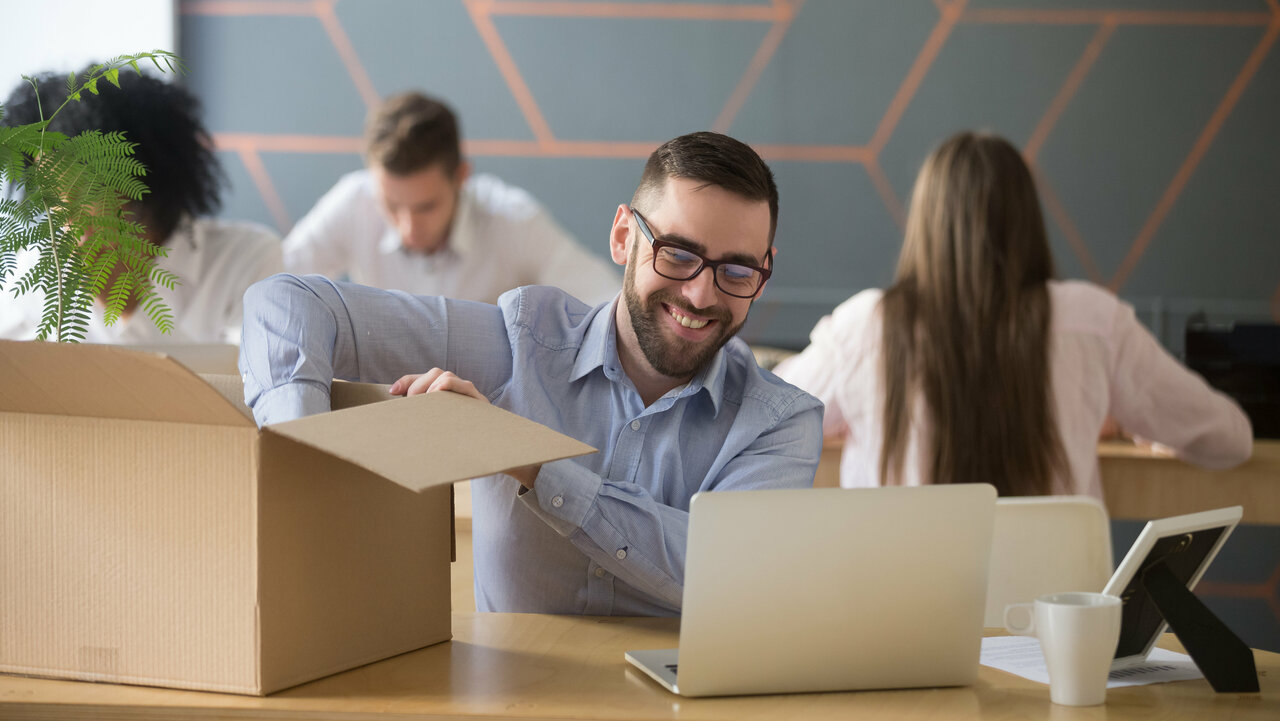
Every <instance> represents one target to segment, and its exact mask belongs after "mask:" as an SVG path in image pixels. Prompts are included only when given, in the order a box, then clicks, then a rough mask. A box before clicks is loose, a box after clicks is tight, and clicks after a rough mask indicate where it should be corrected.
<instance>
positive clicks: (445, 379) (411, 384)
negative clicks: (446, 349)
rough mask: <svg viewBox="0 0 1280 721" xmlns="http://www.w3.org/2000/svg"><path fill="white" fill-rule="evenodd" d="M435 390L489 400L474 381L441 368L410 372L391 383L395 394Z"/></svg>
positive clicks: (414, 393)
mask: <svg viewBox="0 0 1280 721" xmlns="http://www.w3.org/2000/svg"><path fill="white" fill-rule="evenodd" d="M436 391H450V392H452V393H460V394H462V395H464V396H471V397H472V398H475V399H477V400H482V401H484V402H485V403H488V402H489V399H488V398H485V397H484V394H482V393H481V392H480V391H479V390H477V389H476V386H475V384H474V383H472V382H471V381H468V380H463V379H462V378H459V377H458V376H457V375H456V374H454V373H453V372H451V371H446V370H443V369H441V368H432V369H431V370H429V371H427V372H426V373H411V374H409V375H407V376H401V377H400V379H399V380H397V381H396V382H395V383H392V384H391V395H395V396H416V395H420V394H422V393H434V392H436Z"/></svg>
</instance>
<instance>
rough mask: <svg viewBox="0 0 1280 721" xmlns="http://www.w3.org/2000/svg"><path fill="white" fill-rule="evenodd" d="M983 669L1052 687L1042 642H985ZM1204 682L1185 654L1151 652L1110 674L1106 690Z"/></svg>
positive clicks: (1004, 639) (1025, 638) (1006, 639)
mask: <svg viewBox="0 0 1280 721" xmlns="http://www.w3.org/2000/svg"><path fill="white" fill-rule="evenodd" d="M981 660H982V665H983V666H990V667H991V668H995V669H999V670H1001V671H1004V672H1006V673H1011V674H1014V675H1016V676H1021V677H1023V678H1025V679H1029V680H1031V681H1035V682H1036V683H1043V684H1048V683H1049V671H1048V669H1046V668H1045V665H1044V654H1042V653H1041V652H1040V639H1038V638H1032V637H1029V636H993V637H991V638H984V639H982V658H981ZM1193 678H1204V674H1202V673H1200V669H1198V668H1196V664H1195V662H1194V661H1192V660H1191V657H1190V656H1188V655H1186V654H1185V653H1177V652H1176V651H1166V650H1165V649H1163V648H1153V649H1151V653H1150V655H1148V656H1147V660H1146V661H1144V662H1142V663H1137V664H1134V665H1132V666H1125V667H1124V668H1122V669H1118V670H1115V671H1112V672H1111V677H1110V678H1109V679H1108V680H1107V688H1118V687H1120V686H1145V685H1147V684H1150V683H1164V682H1166V681H1185V680H1187V679H1193Z"/></svg>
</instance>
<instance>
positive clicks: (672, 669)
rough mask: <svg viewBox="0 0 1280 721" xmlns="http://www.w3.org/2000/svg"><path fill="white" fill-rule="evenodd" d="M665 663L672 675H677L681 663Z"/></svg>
mask: <svg viewBox="0 0 1280 721" xmlns="http://www.w3.org/2000/svg"><path fill="white" fill-rule="evenodd" d="M663 665H664V667H665V668H666V669H667V670H668V671H670V672H671V675H672V676H675V675H676V673H677V671H676V669H677V668H679V667H680V665H679V664H675V663H668V664H663Z"/></svg>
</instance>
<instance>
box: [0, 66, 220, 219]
mask: <svg viewBox="0 0 1280 721" xmlns="http://www.w3.org/2000/svg"><path fill="white" fill-rule="evenodd" d="M82 75H83V73H82ZM119 80H120V87H119V88H117V87H115V86H114V85H112V84H110V83H108V82H107V81H106V80H102V81H100V82H99V83H98V85H97V88H98V94H97V95H94V94H92V93H90V92H88V91H86V92H84V93H82V94H81V95H80V100H79V101H75V100H73V101H71V102H70V103H67V106H66V107H64V108H63V109H62V112H60V113H58V115H57V117H55V118H54V119H53V122H52V123H51V124H50V126H49V129H50V130H54V131H57V132H59V133H62V134H64V135H67V136H72V135H77V134H79V133H81V132H84V131H86V130H101V131H102V132H104V133H109V132H122V133H124V136H125V139H126V140H128V141H129V142H131V143H136V144H137V147H136V148H134V151H133V156H134V157H135V158H136V159H137V160H138V161H139V162H140V163H142V165H143V166H145V167H146V169H147V174H146V175H145V176H143V178H142V181H143V182H144V183H145V184H146V186H147V188H148V190H149V191H150V192H148V193H147V194H146V195H144V196H142V200H141V201H139V202H140V204H141V206H142V209H143V210H144V212H145V215H146V217H145V218H143V220H144V221H146V222H147V223H148V224H149V225H151V226H152V227H151V230H152V231H153V232H154V233H155V234H156V235H157V237H159V238H161V239H162V240H161V242H163V239H167V238H168V237H169V236H170V235H171V234H172V233H173V231H174V229H175V228H177V227H178V223H179V221H181V219H182V218H183V216H187V215H189V216H193V217H194V216H199V215H209V214H212V213H214V212H217V210H218V208H219V207H221V205H222V201H221V198H220V195H221V190H222V187H223V186H224V185H225V182H226V179H225V176H224V175H223V171H222V166H221V165H219V163H218V159H217V157H216V156H215V155H214V153H213V148H212V145H213V143H212V140H211V139H210V137H209V132H208V131H207V130H205V127H204V124H203V123H202V122H201V120H200V103H199V101H197V100H196V98H195V96H193V95H191V93H189V92H187V90H186V89H185V88H183V87H182V86H180V85H177V84H175V83H167V82H165V81H163V80H161V79H159V78H157V77H154V76H151V75H146V74H139V73H134V72H129V71H128V70H124V71H121V72H120V76H119ZM66 82H67V78H66V75H65V74H62V75H59V74H57V73H44V74H41V75H39V76H37V77H36V83H37V85H38V86H39V88H40V106H41V107H40V110H43V114H44V117H46V118H47V117H49V115H50V114H51V113H53V112H54V111H55V110H57V109H58V106H59V105H61V104H62V101H63V100H65V99H66V97H67V90H66ZM39 119H40V112H39V110H37V108H36V91H35V89H34V88H32V87H31V85H30V83H27V82H26V81H23V82H22V84H21V85H20V86H18V88H17V89H16V90H14V91H13V93H12V94H10V96H9V99H8V100H7V101H6V102H5V116H4V123H5V124H6V125H11V126H12V125H25V124H27V123H34V122H37V121H38V120H39Z"/></svg>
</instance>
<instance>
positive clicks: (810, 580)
mask: <svg viewBox="0 0 1280 721" xmlns="http://www.w3.org/2000/svg"><path fill="white" fill-rule="evenodd" d="M995 501H996V492H995V489H994V488H992V487H991V486H988V485H985V484H974V485H938V486H921V487H913V488H867V489H837V488H823V489H803V490H777V491H738V492H718V493H700V494H698V495H695V496H694V497H693V501H692V503H691V505H690V515H689V541H688V544H689V545H688V556H687V561H686V566H685V585H684V609H683V613H682V616H681V621H680V648H679V649H674V648H673V649H662V650H654V651H630V652H628V653H627V654H626V659H627V661H629V662H630V663H631V664H633V665H635V666H636V667H637V668H639V669H640V670H642V671H644V672H645V673H646V674H648V675H649V676H651V677H652V678H653V679H655V680H656V681H658V683H661V684H662V685H663V686H666V687H667V688H668V689H670V690H671V691H673V692H675V693H678V694H680V695H682V696H725V695H734V694H765V693H797V692H807V691H847V690H855V689H888V688H912V687H922V686H963V685H968V684H971V683H973V682H974V680H975V679H976V678H977V675H978V655H979V653H980V651H981V646H982V628H983V626H982V619H983V610H984V607H985V604H986V593H987V559H988V557H989V556H990V553H991V528H992V521H993V518H994V514H995ZM677 652H678V653H677Z"/></svg>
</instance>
